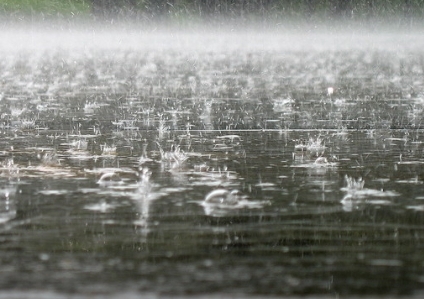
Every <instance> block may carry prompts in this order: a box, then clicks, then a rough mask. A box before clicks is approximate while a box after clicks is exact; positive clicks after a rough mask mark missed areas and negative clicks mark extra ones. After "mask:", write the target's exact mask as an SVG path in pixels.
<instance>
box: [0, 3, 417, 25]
mask: <svg viewBox="0 0 424 299" xmlns="http://www.w3.org/2000/svg"><path fill="white" fill-rule="evenodd" d="M423 12H424V0H358V1H354V0H3V1H1V2H0V15H2V17H3V18H5V19H9V20H11V19H12V20H13V19H17V20H22V19H27V20H28V19H40V18H41V19H52V18H53V19H61V18H62V19H69V18H82V19H92V18H95V19H119V18H122V19H131V18H132V19H141V20H154V19H159V20H163V19H168V20H169V19H171V20H176V21H184V20H191V21H202V20H205V19H208V20H210V19H213V18H215V19H218V18H221V19H242V20H252V19H255V20H258V19H264V18H267V19H270V20H271V19H274V18H277V19H285V20H292V19H295V20H300V19H302V20H311V19H312V20H332V19H343V20H346V19H349V20H360V21H361V20H369V19H372V18H377V17H378V18H381V19H389V20H391V21H393V20H395V21H405V20H406V21H410V20H420V18H422V16H424V13H423ZM394 17H395V19H394Z"/></svg>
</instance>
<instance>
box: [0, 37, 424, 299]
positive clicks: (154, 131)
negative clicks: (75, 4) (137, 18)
mask: <svg viewBox="0 0 424 299" xmlns="http://www.w3.org/2000/svg"><path fill="white" fill-rule="evenodd" d="M3 35H4V36H3V39H6V38H7V39H8V40H10V41H11V42H10V43H6V44H5V45H4V46H2V50H1V56H2V59H1V61H0V90H1V102H0V104H1V105H0V135H1V139H0V144H1V152H0V155H1V177H0V183H1V185H0V186H1V188H0V196H1V201H0V222H1V224H0V231H1V235H0V240H1V241H0V271H1V272H2V274H1V276H0V288H1V289H2V290H3V291H7V292H11V293H7V294H9V295H10V294H15V295H16V294H21V293H13V291H14V290H20V291H23V292H24V294H26V295H25V296H29V295H30V294H31V293H32V292H36V291H38V292H41V293H40V294H44V296H45V297H48V296H49V295H48V294H50V293H43V292H46V291H47V292H50V291H52V292H56V293H55V294H56V296H59V295H58V293H64V294H70V293H76V294H81V295H90V294H91V295H95V294H103V295H110V294H127V293H128V292H129V293H131V294H133V295H136V294H139V295H149V294H153V295H152V296H154V295H160V294H162V295H176V294H179V295H184V296H187V295H195V296H203V295H211V294H212V295H213V294H217V295H226V296H228V295H234V296H236V295H237V296H247V295H252V296H253V295H276V296H280V295H305V294H308V295H318V294H319V295H329V296H337V295H349V296H352V295H353V296H355V295H394V296H396V295H413V294H420V293H421V292H422V290H423V287H424V270H423V269H424V267H423V266H424V255H423V253H422V252H423V251H422V250H423V242H424V226H423V221H424V219H423V217H424V213H423V211H424V185H423V179H424V173H423V168H422V165H423V163H424V156H423V155H424V153H423V149H424V146H423V142H424V135H423V134H424V132H423V125H422V121H423V116H424V115H423V110H424V94H423V89H424V84H423V83H424V82H423V72H424V59H423V54H422V51H421V44H422V41H421V39H420V36H419V35H406V34H403V35H402V34H398V35H395V36H387V35H363V34H362V35H361V34H358V35H352V34H350V35H349V34H334V35H330V36H327V35H320V34H316V35H299V34H294V33H291V34H285V33H281V32H280V33H275V32H274V33H272V34H257V35H254V34H253V35H248V34H239V33H235V34H231V33H228V34H194V33H190V34H181V33H175V32H174V33H139V32H138V33H135V32H132V33H131V32H130V33H125V34H120V33H119V32H116V33H105V32H103V33H102V32H97V33H93V32H88V33H87V32H86V33H70V34H69V33H66V34H63V32H62V33H60V32H59V33H57V32H56V33H55V32H53V33H50V34H46V35H42V34H38V33H36V32H14V33H13V34H7V33H3ZM232 190H238V193H237V195H234V196H232V195H228V194H229V193H230V192H231V191H232ZM211 192H214V193H212V194H217V193H220V194H224V195H223V196H221V197H219V198H218V199H217V200H216V201H213V200H210V194H211ZM208 195H209V196H208ZM227 195H228V197H227ZM51 296H54V295H51Z"/></svg>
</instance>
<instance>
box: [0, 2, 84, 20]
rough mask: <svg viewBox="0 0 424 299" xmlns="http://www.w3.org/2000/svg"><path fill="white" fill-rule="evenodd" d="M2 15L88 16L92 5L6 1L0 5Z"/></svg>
mask: <svg viewBox="0 0 424 299" xmlns="http://www.w3.org/2000/svg"><path fill="white" fill-rule="evenodd" d="M0 13H3V14H5V15H6V16H10V17H12V18H13V17H16V16H18V17H19V16H21V17H23V16H29V15H31V16H33V15H40V16H42V17H61V16H75V15H88V14H89V13H90V3H89V1H86V0H65V1H63V0H6V1H2V2H1V3H0Z"/></svg>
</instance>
